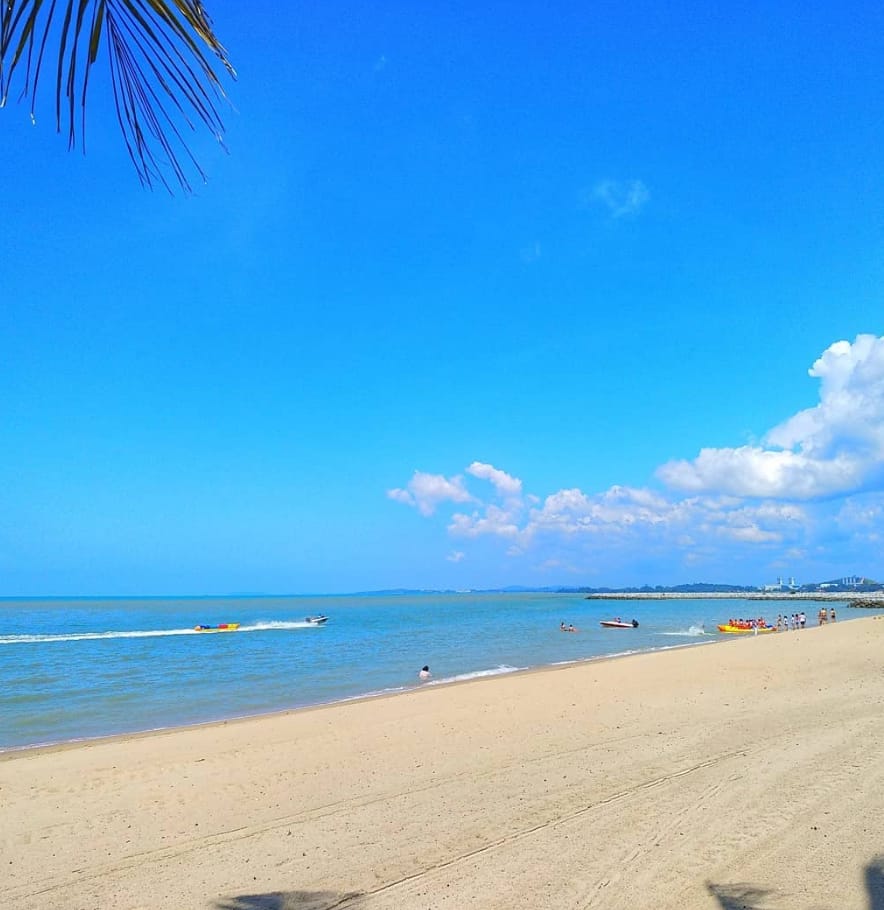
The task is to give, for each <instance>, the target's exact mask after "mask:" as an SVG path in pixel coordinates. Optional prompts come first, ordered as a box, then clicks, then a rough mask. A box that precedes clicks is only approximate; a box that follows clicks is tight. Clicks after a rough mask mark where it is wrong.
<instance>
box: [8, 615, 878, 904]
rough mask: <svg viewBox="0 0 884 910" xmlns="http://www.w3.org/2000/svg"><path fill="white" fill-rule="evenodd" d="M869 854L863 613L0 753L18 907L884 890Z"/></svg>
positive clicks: (760, 899)
mask: <svg viewBox="0 0 884 910" xmlns="http://www.w3.org/2000/svg"><path fill="white" fill-rule="evenodd" d="M614 634H619V633H614ZM623 634H624V635H628V634H629V633H628V632H624V633H623ZM624 646H628V641H626V640H625V641H624ZM882 854H884V619H879V618H876V617H870V618H866V619H861V620H856V621H852V622H849V623H838V624H835V625H832V626H827V627H823V628H820V629H817V628H813V629H806V630H804V631H802V632H792V633H783V634H779V635H769V636H759V637H748V638H739V639H737V640H734V641H729V642H726V643H722V644H716V645H711V646H703V647H690V648H682V649H678V650H671V651H667V652H658V653H653V654H641V655H635V656H632V657H626V658H619V659H614V660H607V661H597V662H593V663H589V664H583V665H578V666H571V667H564V668H558V669H552V670H544V671H539V672H532V673H524V674H518V675H513V676H506V677H498V678H495V679H490V680H482V681H476V682H470V683H464V684H458V685H451V686H444V687H427V688H424V689H420V690H417V691H414V692H410V693H407V694H402V695H397V696H393V697H389V698H376V699H368V700H365V701H360V702H350V703H345V704H340V705H335V706H330V707H324V708H317V709H310V710H303V711H298V712H291V713H287V714H283V715H275V716H272V717H263V718H257V719H252V720H243V721H236V722H229V723H226V724H219V725H213V726H206V727H199V728H191V729H183V730H174V731H169V732H164V733H157V734H150V735H142V736H136V737H126V738H119V739H113V740H106V741H100V742H94V743H87V744H79V745H71V746H65V747H60V748H51V749H42V750H31V751H26V752H12V753H6V754H4V755H2V756H0V863H2V870H3V874H2V876H0V905H2V906H4V907H10V908H13V907H15V908H16V910H35V908H41V910H42V908H64V910H80V908H84V910H85V908H111V907H113V908H116V910H136V908H138V910H147V908H175V910H187V908H200V910H320V908H366V910H392V908H399V910H412V908H414V910H417V908H422V910H426V908H442V907H445V908H468V907H477V908H501V910H503V908H512V907H526V908H555V910H564V908H578V907H580V908H588V907H599V908H629V910H640V908H669V907H672V908H687V910H693V908H697V910H699V908H708V910H736V908H752V910H780V908H809V910H823V908H827V910H844V908H857V910H859V908H868V910H882V908H884V858H882Z"/></svg>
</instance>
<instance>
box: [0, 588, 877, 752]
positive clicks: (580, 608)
mask: <svg viewBox="0 0 884 910" xmlns="http://www.w3.org/2000/svg"><path fill="white" fill-rule="evenodd" d="M791 606H792V605H791V604H789V605H788V607H791ZM805 606H806V607H807V608H808V619H809V620H810V619H811V616H812V617H813V623H812V624H814V625H815V624H816V620H815V616H816V609H817V607H816V606H815V605H814V604H806V605H805ZM839 606H840V607H841V609H840V610H839V614H840V615H839V619H841V620H844V619H848V618H856V616H857V615H868V613H869V611H856V610H848V609H846V608H845V607H844V606H843V605H839ZM785 608H786V605H781V604H775V603H764V604H759V603H758V602H746V601H734V600H727V601H720V600H665V601H618V602H603V601H602V602H600V601H588V600H585V599H584V598H583V597H582V596H581V595H579V594H577V595H574V594H504V595H500V594H493V595H492V594H483V595H474V594H450V595H429V594H427V595H394V596H382V595H370V596H363V597H316V598H308V597H261V598H180V599H175V598H163V599H159V598H155V599H101V600H5V601H0V750H2V749H10V748H19V747H23V746H28V745H35V744H41V743H50V742H60V741H65V740H74V739H81V738H91V737H96V736H104V735H108V734H114V733H127V732H134V731H141V730H152V729H157V728H163V727H171V726H180V725H184V724H192V723H201V722H206V721H213V720H221V719H224V718H231V717H240V716H244V715H251V714H260V713H264V712H269V711H276V710H280V709H285V708H293V707H302V706H305V705H314V704H320V703H326V702H332V701H338V700H342V699H346V698H353V697H356V696H360V695H367V694H374V693H380V692H389V691H397V690H402V689H406V688H409V687H412V686H415V685H419V684H420V683H419V681H418V679H417V673H418V670H419V669H420V667H421V666H422V665H423V664H429V665H430V668H431V670H432V672H433V680H432V682H431V683H430V685H436V684H439V683H440V682H444V681H449V680H454V679H464V678H470V677H479V676H490V675H495V674H499V673H508V672H513V671H514V670H517V669H522V668H528V667H538V666H545V665H552V664H558V663H564V662H572V661H583V660H588V659H592V658H598V657H601V656H606V655H611V654H619V653H624V652H632V651H643V650H654V649H660V648H667V647H673V646H677V645H685V644H700V643H710V642H714V641H718V640H720V639H721V638H724V636H720V635H719V634H718V632H717V630H716V624H717V623H719V622H724V621H725V620H726V619H727V618H729V617H730V616H734V615H745V616H748V615H752V614H755V615H757V614H758V612H759V610H760V609H762V610H763V611H764V612H765V614H766V615H767V617H768V618H770V617H771V616H774V617H775V616H776V613H777V612H778V611H779V610H780V609H785ZM316 613H324V614H326V615H327V616H329V617H330V618H329V622H328V623H327V625H325V626H321V627H316V626H311V625H308V624H307V623H305V622H304V618H305V617H306V616H308V615H312V614H316ZM614 615H618V616H622V617H623V618H624V619H632V618H633V617H635V618H636V619H638V620H639V622H640V626H639V628H638V629H631V630H605V629H602V628H600V627H599V625H598V621H599V620H600V619H604V618H611V617H612V616H614ZM562 621H564V622H566V623H573V624H574V625H575V626H577V627H578V628H579V629H580V632H579V633H578V634H573V635H571V634H562V633H561V632H560V631H559V623H560V622H562ZM222 622H239V623H241V626H240V630H239V631H237V632H232V633H223V634H220V633H219V634H208V635H207V634H200V633H197V632H194V630H193V627H194V626H195V625H197V624H200V623H202V624H206V625H217V624H218V623H222Z"/></svg>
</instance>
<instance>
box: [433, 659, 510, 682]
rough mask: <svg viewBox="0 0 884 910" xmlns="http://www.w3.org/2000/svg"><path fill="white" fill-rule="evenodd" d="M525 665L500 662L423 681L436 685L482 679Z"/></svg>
mask: <svg viewBox="0 0 884 910" xmlns="http://www.w3.org/2000/svg"><path fill="white" fill-rule="evenodd" d="M524 669H526V668H525V667H510V666H509V665H507V664H500V665H499V666H497V667H494V669H492V670H474V671H473V672H472V673H458V674H457V675H456V676H443V677H441V678H440V679H433V680H430V682H428V683H425V685H428V686H438V685H441V684H442V683H452V682H463V681H464V680H467V679H482V678H484V677H486V676H501V675H502V674H504V673H518V672H519V670H524Z"/></svg>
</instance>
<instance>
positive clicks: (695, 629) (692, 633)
mask: <svg viewBox="0 0 884 910" xmlns="http://www.w3.org/2000/svg"><path fill="white" fill-rule="evenodd" d="M660 634H661V635H677V636H679V637H681V638H699V636H701V635H705V634H706V629H704V628H703V626H702V624H701V625H697V626H691V627H690V628H689V629H686V630H684V631H681V632H661V633H660Z"/></svg>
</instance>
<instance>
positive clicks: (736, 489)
mask: <svg viewBox="0 0 884 910" xmlns="http://www.w3.org/2000/svg"><path fill="white" fill-rule="evenodd" d="M808 372H809V375H810V376H812V377H814V378H816V379H819V380H820V392H819V402H818V403H817V404H816V405H815V406H813V407H810V408H807V409H805V410H802V411H800V412H799V413H797V414H795V415H793V416H792V417H789V418H788V419H786V420H785V421H783V422H782V423H781V424H779V425H778V426H776V427H774V428H773V429H771V430H770V431H769V432H768V433H767V434H766V435H765V436H764V438H763V439H762V442H761V444H760V445H754V446H740V447H735V448H704V449H702V450H701V451H700V453H699V454H698V455H697V457H696V458H694V459H693V460H675V461H670V462H667V463H666V464H663V465H661V466H660V467H659V468H658V469H657V470H656V472H655V476H656V479H657V480H658V481H660V482H661V483H662V484H663V487H664V489H662V490H655V489H651V488H650V487H641V488H635V487H625V486H618V485H615V486H612V487H610V488H609V489H607V490H604V491H601V492H596V493H586V492H584V491H582V490H580V489H578V488H573V489H563V490H558V491H556V492H554V493H551V494H549V495H547V496H545V497H539V496H536V495H533V494H529V493H525V492H524V489H523V483H522V481H521V480H520V479H519V478H517V477H514V476H512V475H510V474H508V473H507V472H506V471H504V470H502V469H500V468H498V467H496V466H494V465H491V464H487V463H484V462H479V461H475V462H473V463H472V464H470V465H469V466H468V467H467V468H466V469H465V471H464V474H465V475H467V477H469V478H472V481H470V483H471V487H470V488H468V486H467V484H468V481H467V479H466V477H465V476H464V475H462V474H458V475H455V476H453V477H445V476H444V475H442V474H430V473H426V472H423V471H415V472H414V475H413V476H412V478H411V480H410V481H409V482H408V484H407V485H406V487H405V488H397V489H392V490H389V491H388V492H387V495H388V497H389V498H391V499H393V500H395V501H397V502H401V503H404V504H406V505H409V506H411V507H413V508H415V509H417V510H418V512H420V513H421V514H422V515H424V516H427V517H430V516H433V515H434V514H435V513H436V512H437V510H438V509H439V508H440V507H441V506H442V505H443V504H448V505H453V506H454V509H453V510H450V514H449V516H448V518H447V530H448V534H449V536H450V537H451V538H453V539H456V540H459V541H460V542H461V543H460V544H459V546H460V547H461V549H459V550H457V551H456V552H457V553H458V556H457V561H458V562H462V561H466V560H467V559H468V553H466V552H465V549H466V546H465V544H466V542H468V541H470V540H473V541H475V540H478V539H480V538H486V539H490V540H498V541H499V542H500V543H501V544H502V545H503V546H504V548H505V551H506V553H507V554H508V555H509V556H510V557H514V558H518V557H521V558H524V559H527V560H529V562H530V564H531V565H533V566H534V567H536V568H538V569H539V570H551V569H556V570H557V571H562V570H563V569H564V570H568V569H571V570H573V571H574V572H585V571H587V567H588V565H589V564H590V562H593V563H597V562H598V561H599V559H605V560H606V562H607V563H608V564H609V565H617V564H618V563H619V564H622V565H624V566H625V565H626V564H627V563H628V562H629V559H630V555H629V554H633V558H635V554H636V553H642V554H643V555H645V556H647V555H648V554H656V557H657V558H658V559H659V560H661V561H665V560H667V559H668V560H670V562H674V563H676V564H678V565H681V566H682V567H700V566H703V565H710V566H712V565H715V564H721V563H722V561H724V564H725V565H728V564H729V562H728V561H729V560H730V559H733V558H744V559H745V558H747V557H751V558H754V559H756V560H757V558H758V557H759V555H760V556H762V557H763V558H764V560H765V561H766V564H767V565H769V566H770V567H772V568H776V567H782V566H783V565H785V564H786V562H784V560H786V561H788V562H789V564H793V565H795V564H797V565H800V564H802V562H804V561H807V560H820V561H825V558H826V555H827V552H829V553H834V551H835V550H837V549H838V548H840V549H841V550H843V552H844V553H845V554H851V553H856V554H857V558H864V557H862V556H861V553H862V551H863V549H864V548H869V547H875V546H878V545H879V543H880V540H881V537H882V530H881V529H882V524H881V522H882V519H884V336H882V337H876V336H874V335H859V336H857V338H856V339H855V341H853V342H852V343H851V342H847V341H838V342H835V343H834V344H832V345H830V346H829V347H828V348H827V349H826V350H825V351H824V352H823V354H822V355H821V356H820V357H819V359H818V360H817V361H816V362H815V363H814V364H813V366H812V367H811V368H810V370H809V371H808ZM458 507H460V508H458ZM464 507H468V508H464ZM449 558H450V557H449Z"/></svg>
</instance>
